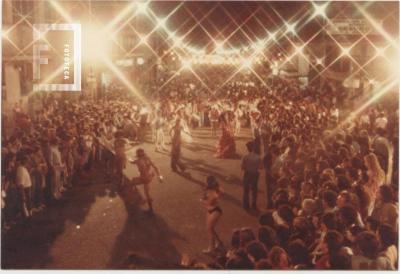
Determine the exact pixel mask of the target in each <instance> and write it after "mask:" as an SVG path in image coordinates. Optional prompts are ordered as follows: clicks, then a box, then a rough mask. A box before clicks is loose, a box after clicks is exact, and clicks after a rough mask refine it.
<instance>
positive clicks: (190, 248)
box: [1, 129, 265, 269]
mask: <svg viewBox="0 0 400 274" xmlns="http://www.w3.org/2000/svg"><path fill="white" fill-rule="evenodd" d="M193 136H194V138H193V142H192V143H186V144H185V145H184V148H183V150H182V154H183V161H184V163H185V164H186V165H187V167H188V172H189V173H190V175H191V176H190V177H189V176H182V175H179V174H177V173H174V172H172V171H171V169H170V165H169V164H170V158H169V152H168V151H165V152H163V153H160V152H155V147H154V145H153V144H150V143H144V144H141V145H140V147H142V148H144V149H145V151H146V152H147V153H148V155H149V156H150V157H151V158H152V160H153V162H155V163H156V165H157V166H158V167H159V169H160V170H161V173H162V175H163V176H164V183H159V182H158V181H156V180H154V181H153V182H152V185H151V194H152V196H153V199H154V205H153V206H154V210H155V214H154V216H150V215H148V214H147V212H146V209H147V208H146V205H145V204H144V205H141V204H140V202H139V200H140V196H141V195H142V194H141V193H142V191H143V190H142V188H141V186H139V192H137V193H136V194H135V195H134V197H133V198H134V199H133V200H131V201H129V202H127V200H126V199H123V198H122V196H123V195H122V196H121V195H119V193H118V192H117V191H116V187H115V184H114V183H113V182H112V181H110V180H107V179H106V178H105V176H104V169H102V168H95V171H94V172H92V174H91V175H90V176H89V178H87V179H86V180H85V181H84V182H80V183H79V184H78V185H76V186H74V187H73V188H72V189H71V190H69V191H68V193H66V194H65V196H64V198H63V199H62V201H60V202H58V203H57V204H55V205H52V206H50V207H48V208H47V209H45V210H44V211H43V212H40V213H38V214H36V215H35V216H33V218H32V220H31V222H30V223H28V224H17V225H15V226H13V227H12V229H11V230H9V231H8V232H7V233H6V234H4V233H3V235H2V249H1V250H2V267H3V268H8V269H39V268H44V269H117V268H120V267H121V265H122V263H123V261H124V260H125V259H126V258H127V256H128V255H130V254H135V256H138V257H140V258H142V259H143V260H144V261H149V262H150V263H148V266H147V267H146V266H145V264H143V268H160V269H162V268H168V267H169V264H171V263H178V262H179V261H180V260H181V257H182V255H183V254H186V255H188V256H189V258H191V259H193V258H196V259H197V260H199V261H204V262H208V261H210V257H208V256H206V255H203V254H202V253H201V250H202V249H205V248H206V247H207V243H208V241H207V234H206V231H205V215H206V212H205V209H204V208H203V207H202V205H201V203H200V198H201V197H202V194H203V186H204V182H205V179H206V177H207V176H208V175H214V176H216V178H217V179H218V181H219V183H220V185H221V187H222V188H223V195H222V197H221V199H220V205H221V207H222V209H223V216H222V218H221V219H220V222H219V224H218V226H217V231H218V233H219V234H220V237H221V239H222V240H223V242H224V243H225V245H226V246H229V241H230V236H231V233H232V231H233V229H235V228H240V227H252V228H256V227H257V222H258V214H259V213H257V212H246V211H244V210H243V209H242V204H241V200H242V198H241V197H242V196H241V195H242V186H241V179H240V177H241V174H240V157H241V156H242V155H243V154H244V153H245V142H247V141H248V140H250V134H249V130H248V129H244V130H242V133H241V134H240V136H238V137H237V141H236V147H237V152H238V157H237V159H222V160H221V159H217V158H215V157H214V153H215V145H216V143H217V138H215V137H211V134H210V130H209V129H199V130H195V131H194V132H193ZM167 147H169V146H167ZM136 148H137V147H134V148H132V149H131V150H130V151H129V155H130V156H131V157H133V155H134V151H135V149H136ZM126 175H127V177H129V178H132V177H134V176H137V170H136V167H134V166H132V165H129V166H128V167H127V170H126ZM263 182H264V176H261V178H260V181H259V199H258V207H259V208H260V209H261V210H262V209H263V208H265V199H264V196H265V193H264V189H265V186H264V183H263ZM131 198H132V197H131Z"/></svg>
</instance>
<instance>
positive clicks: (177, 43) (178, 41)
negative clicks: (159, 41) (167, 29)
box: [174, 37, 183, 47]
mask: <svg viewBox="0 0 400 274" xmlns="http://www.w3.org/2000/svg"><path fill="white" fill-rule="evenodd" d="M182 44H183V38H182V37H176V38H174V46H175V47H181V46H182Z"/></svg>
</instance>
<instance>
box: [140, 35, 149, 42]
mask: <svg viewBox="0 0 400 274" xmlns="http://www.w3.org/2000/svg"><path fill="white" fill-rule="evenodd" d="M139 43H140V44H146V43H147V36H144V35H143V36H140V37H139Z"/></svg>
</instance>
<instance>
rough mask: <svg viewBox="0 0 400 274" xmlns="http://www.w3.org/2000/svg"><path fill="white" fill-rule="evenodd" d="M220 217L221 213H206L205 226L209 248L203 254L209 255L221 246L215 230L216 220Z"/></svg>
mask: <svg viewBox="0 0 400 274" xmlns="http://www.w3.org/2000/svg"><path fill="white" fill-rule="evenodd" d="M220 217H221V213H220V212H218V211H214V212H212V213H207V217H206V224H207V234H208V237H209V241H210V242H209V247H208V248H207V249H206V250H203V252H204V253H210V252H212V251H213V250H215V248H218V247H220V246H221V245H222V241H221V240H220V238H219V237H218V234H217V232H216V230H215V227H216V226H217V223H218V220H219V218H220Z"/></svg>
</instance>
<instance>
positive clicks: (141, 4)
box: [137, 2, 149, 14]
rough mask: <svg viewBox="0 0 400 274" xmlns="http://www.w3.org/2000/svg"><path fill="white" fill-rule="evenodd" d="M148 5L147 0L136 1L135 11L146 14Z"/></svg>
mask: <svg viewBox="0 0 400 274" xmlns="http://www.w3.org/2000/svg"><path fill="white" fill-rule="evenodd" d="M148 5H149V3H148V2H138V3H137V12H138V13H143V14H147V6H148Z"/></svg>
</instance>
